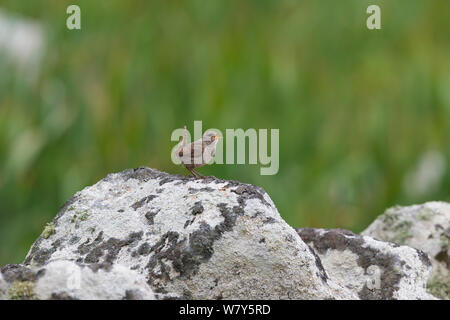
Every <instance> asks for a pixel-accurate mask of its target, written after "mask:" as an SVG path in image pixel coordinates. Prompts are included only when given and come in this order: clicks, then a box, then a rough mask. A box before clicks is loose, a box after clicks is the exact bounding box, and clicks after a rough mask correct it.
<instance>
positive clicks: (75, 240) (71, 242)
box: [69, 236, 81, 245]
mask: <svg viewBox="0 0 450 320" xmlns="http://www.w3.org/2000/svg"><path fill="white" fill-rule="evenodd" d="M80 239H81V238H80V237H79V236H73V237H72V238H70V240H69V244H70V245H74V244H77V243H78V241H80Z"/></svg>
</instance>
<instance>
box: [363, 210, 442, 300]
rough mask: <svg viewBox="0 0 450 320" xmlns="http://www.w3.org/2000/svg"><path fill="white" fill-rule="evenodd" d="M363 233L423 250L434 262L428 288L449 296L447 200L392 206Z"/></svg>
mask: <svg viewBox="0 0 450 320" xmlns="http://www.w3.org/2000/svg"><path fill="white" fill-rule="evenodd" d="M362 234H363V235H367V236H371V237H374V238H376V239H379V240H383V241H390V242H395V243H397V244H400V245H407V246H410V247H413V248H416V249H420V250H422V251H424V252H426V253H427V254H428V255H429V257H430V260H431V263H432V265H433V268H432V274H431V276H430V279H429V281H428V291H429V292H430V293H432V294H433V295H435V296H437V297H439V298H442V299H450V204H449V203H446V202H427V203H425V204H421V205H413V206H407V207H393V208H390V209H388V210H386V211H385V213H384V214H382V215H380V216H379V217H378V218H377V219H376V220H375V221H374V222H373V223H372V224H371V225H370V226H369V227H368V228H367V229H366V230H364V231H363V232H362Z"/></svg>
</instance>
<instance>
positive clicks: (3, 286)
mask: <svg viewBox="0 0 450 320" xmlns="http://www.w3.org/2000/svg"><path fill="white" fill-rule="evenodd" d="M7 292H8V284H7V283H6V281H5V280H4V279H3V275H2V274H1V273H0V300H5V299H6V298H7Z"/></svg>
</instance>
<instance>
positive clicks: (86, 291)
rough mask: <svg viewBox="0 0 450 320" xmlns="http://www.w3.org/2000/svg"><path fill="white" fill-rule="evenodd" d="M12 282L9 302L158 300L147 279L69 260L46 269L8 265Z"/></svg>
mask: <svg viewBox="0 0 450 320" xmlns="http://www.w3.org/2000/svg"><path fill="white" fill-rule="evenodd" d="M1 274H2V276H3V278H4V279H5V280H6V281H7V282H8V287H7V290H5V294H4V298H8V299H52V300H74V299H77V300H79V299H82V300H95V299H102V300H107V299H114V300H118V299H154V295H153V292H152V290H151V289H150V287H149V286H148V285H147V283H146V281H145V279H144V277H143V276H142V275H140V274H138V273H137V272H136V271H133V270H130V269H129V268H127V267H124V266H121V265H113V266H111V267H110V268H104V269H101V268H98V269H97V267H96V266H93V265H85V264H78V263H75V262H73V261H68V260H55V261H51V262H49V263H48V264H46V265H45V266H43V267H35V268H30V267H27V266H24V265H7V266H5V267H3V268H2V269H1Z"/></svg>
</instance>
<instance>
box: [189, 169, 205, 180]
mask: <svg viewBox="0 0 450 320" xmlns="http://www.w3.org/2000/svg"><path fill="white" fill-rule="evenodd" d="M192 171H194V172H195V173H196V174H198V175H199V177H200V178H202V179H206V177H205V176H204V175H202V174H201V173H200V172H198V171H195V170H194V169H192Z"/></svg>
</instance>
